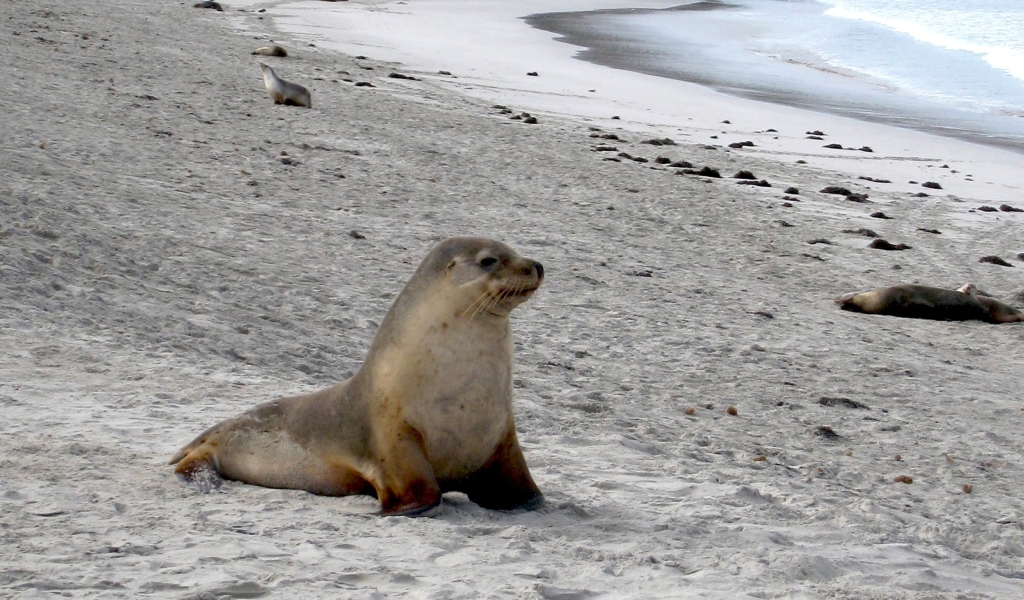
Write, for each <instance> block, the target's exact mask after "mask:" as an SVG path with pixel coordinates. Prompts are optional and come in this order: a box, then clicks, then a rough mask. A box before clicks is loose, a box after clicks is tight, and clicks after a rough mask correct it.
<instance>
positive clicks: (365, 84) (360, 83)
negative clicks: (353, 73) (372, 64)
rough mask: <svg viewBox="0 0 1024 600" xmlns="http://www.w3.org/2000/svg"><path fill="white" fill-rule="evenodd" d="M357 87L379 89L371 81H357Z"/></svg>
mask: <svg viewBox="0 0 1024 600" xmlns="http://www.w3.org/2000/svg"><path fill="white" fill-rule="evenodd" d="M356 87H377V86H375V85H373V84H372V83H370V82H369V81H357V82H356Z"/></svg>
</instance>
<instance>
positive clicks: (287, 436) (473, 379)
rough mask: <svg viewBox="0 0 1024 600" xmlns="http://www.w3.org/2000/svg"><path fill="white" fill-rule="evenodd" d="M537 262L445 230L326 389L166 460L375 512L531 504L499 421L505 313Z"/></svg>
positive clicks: (241, 420) (232, 424)
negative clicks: (459, 497) (349, 365)
mask: <svg viewBox="0 0 1024 600" xmlns="http://www.w3.org/2000/svg"><path fill="white" fill-rule="evenodd" d="M543 279H544V267H543V266H541V264H540V263H539V262H536V261H534V260H530V259H528V258H523V257H520V256H519V255H517V254H516V253H515V251H513V250H512V249H511V248H509V247H508V246H506V245H504V244H502V243H499V242H496V241H493V240H488V239H484V238H467V237H460V238H450V239H448V240H445V241H443V242H441V243H440V244H438V245H437V246H436V247H435V248H434V249H433V250H431V251H430V253H429V254H428V255H427V256H426V258H424V259H423V262H422V263H421V264H420V266H419V268H418V269H417V270H416V272H415V273H414V274H413V276H412V279H410V280H409V283H408V284H406V286H405V289H403V290H402V292H401V293H400V294H399V295H398V298H396V299H395V302H394V304H393V305H392V306H391V310H389V311H388V314H387V316H385V317H384V321H383V322H382V323H381V326H380V329H379V330H378V331H377V335H376V337H374V339H373V343H372V344H371V345H370V350H369V352H368V353H367V356H366V361H365V362H364V363H363V365H362V367H360V369H359V371H358V372H357V373H356V374H355V375H354V376H353V377H351V378H350V379H347V380H346V381H343V382H341V383H339V384H337V385H335V386H334V387H331V388H328V389H325V390H321V391H319V392H314V393H312V394H307V395H304V396H296V397H292V398H282V399H279V400H274V401H272V402H268V403H265V404H261V405H259V406H256V407H255V408H253V409H251V410H249V411H247V412H245V413H242V414H241V415H239V416H236V417H234V418H231V419H228V420H226V421H223V422H221V423H219V424H217V425H214V426H213V427H211V428H210V429H208V430H206V431H205V432H203V434H202V435H200V436H199V437H197V438H196V439H195V440H194V441H192V443H190V444H188V445H187V446H185V447H184V448H182V449H181V450H180V451H178V452H177V453H176V454H175V455H174V457H173V458H172V459H171V461H170V464H177V465H178V466H177V469H176V473H178V475H179V477H180V478H181V479H183V480H184V481H186V482H191V483H194V484H196V485H197V487H199V488H200V489H201V490H203V491H209V489H210V488H212V487H216V486H218V485H219V484H220V481H221V479H220V478H221V477H226V478H228V479H235V480H238V481H243V482H246V483H252V484H256V485H262V486H266V487H273V488H291V489H301V490H306V491H309V492H312V493H315V494H325V495H337V496H344V495H349V494H369V495H373V494H376V496H377V498H379V499H380V502H381V505H382V508H383V513H384V514H386V515H414V514H419V513H423V512H425V511H428V510H430V509H431V508H433V507H435V506H437V505H438V504H440V502H441V494H442V493H443V492H446V491H460V492H464V493H466V494H467V495H468V496H469V499H470V500H472V501H473V502H476V503H477V504H479V505H480V506H483V507H485V508H492V509H499V510H509V509H513V508H529V509H532V508H537V507H539V506H540V505H541V504H542V503H543V496H542V495H541V492H540V490H539V489H538V488H537V485H536V484H535V483H534V482H533V478H532V477H531V476H530V471H529V469H528V468H527V466H526V460H525V459H524V458H523V452H522V450H521V449H520V447H519V442H518V441H517V439H516V430H515V423H514V421H513V417H512V336H511V330H510V326H509V318H508V317H509V313H510V312H511V311H512V309H513V308H515V307H516V306H518V305H519V304H521V303H522V302H524V301H526V300H527V299H528V298H530V296H531V295H532V294H533V293H534V291H536V290H537V288H538V287H540V284H541V282H542V281H543Z"/></svg>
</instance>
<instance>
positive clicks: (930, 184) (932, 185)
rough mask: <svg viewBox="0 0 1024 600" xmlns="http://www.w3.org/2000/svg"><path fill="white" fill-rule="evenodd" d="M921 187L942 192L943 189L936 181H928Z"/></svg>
mask: <svg viewBox="0 0 1024 600" xmlns="http://www.w3.org/2000/svg"><path fill="white" fill-rule="evenodd" d="M921 187H926V188H928V189H930V190H941V189H942V186H941V185H939V184H937V183H935V182H934V181H926V182H924V183H922V184H921Z"/></svg>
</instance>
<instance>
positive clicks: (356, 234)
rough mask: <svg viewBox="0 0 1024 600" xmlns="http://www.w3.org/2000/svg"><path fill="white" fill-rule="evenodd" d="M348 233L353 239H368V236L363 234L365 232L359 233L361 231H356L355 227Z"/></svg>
mask: <svg viewBox="0 0 1024 600" xmlns="http://www.w3.org/2000/svg"><path fill="white" fill-rule="evenodd" d="M348 235H349V237H351V238H352V239H356V240H365V239H366V236H365V235H363V234H361V233H359V232H358V231H356V230H355V229H353V230H352V231H350V232H348Z"/></svg>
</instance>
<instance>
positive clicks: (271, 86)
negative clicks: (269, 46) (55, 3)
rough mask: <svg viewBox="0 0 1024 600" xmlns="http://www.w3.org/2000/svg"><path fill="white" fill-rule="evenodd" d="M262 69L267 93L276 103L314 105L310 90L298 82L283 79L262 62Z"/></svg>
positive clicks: (309, 106) (308, 106)
mask: <svg viewBox="0 0 1024 600" xmlns="http://www.w3.org/2000/svg"><path fill="white" fill-rule="evenodd" d="M260 70H262V71H263V85H265V86H266V87H267V93H268V94H270V97H271V98H273V99H274V104H291V105H292V106H305V107H306V108H311V107H312V106H313V99H312V97H311V96H310V95H309V90H307V89H306V88H304V87H302V86H301V85H299V84H297V83H291V82H290V81H285V80H284V79H281V78H280V77H278V76H277V75H275V74H274V70H273V69H271V68H270V67H268V66H267V65H265V64H263V63H260Z"/></svg>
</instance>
